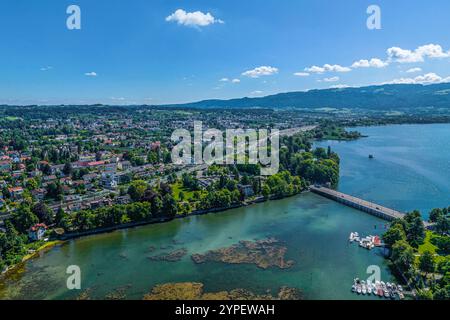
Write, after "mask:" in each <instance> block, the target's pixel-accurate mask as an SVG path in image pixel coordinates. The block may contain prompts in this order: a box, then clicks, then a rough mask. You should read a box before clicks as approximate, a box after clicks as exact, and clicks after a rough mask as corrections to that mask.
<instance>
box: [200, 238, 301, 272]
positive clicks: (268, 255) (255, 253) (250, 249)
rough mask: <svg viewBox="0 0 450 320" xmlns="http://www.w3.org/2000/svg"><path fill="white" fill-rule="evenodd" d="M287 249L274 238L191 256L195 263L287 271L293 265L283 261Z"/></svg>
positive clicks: (247, 242)
mask: <svg viewBox="0 0 450 320" xmlns="http://www.w3.org/2000/svg"><path fill="white" fill-rule="evenodd" d="M286 251H287V248H286V247H284V246H281V245H280V243H279V241H278V240H277V239H275V238H268V239H263V240H257V241H239V243H238V244H234V245H232V246H230V247H227V248H221V249H217V250H210V251H208V252H206V253H205V254H193V255H192V256H191V258H192V260H193V261H194V262H195V263H205V262H207V261H215V262H223V263H230V264H256V265H257V266H258V267H259V268H262V269H267V268H270V267H278V268H280V269H287V268H290V267H292V266H293V265H294V261H292V260H287V261H286V259H285V255H286Z"/></svg>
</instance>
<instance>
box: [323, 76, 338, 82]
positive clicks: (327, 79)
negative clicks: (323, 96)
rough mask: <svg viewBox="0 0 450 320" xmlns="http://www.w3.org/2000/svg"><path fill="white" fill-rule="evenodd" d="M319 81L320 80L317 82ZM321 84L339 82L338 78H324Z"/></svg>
mask: <svg viewBox="0 0 450 320" xmlns="http://www.w3.org/2000/svg"><path fill="white" fill-rule="evenodd" d="M319 81H320V80H319ZM322 81H323V82H337V81H339V77H331V78H325V79H323V80H322Z"/></svg>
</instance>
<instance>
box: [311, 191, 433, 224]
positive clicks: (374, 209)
mask: <svg viewBox="0 0 450 320" xmlns="http://www.w3.org/2000/svg"><path fill="white" fill-rule="evenodd" d="M310 190H311V192H314V193H316V194H318V195H321V196H323V197H326V198H328V199H331V200H334V201H336V202H339V203H342V204H344V205H346V206H348V207H352V208H354V209H357V210H360V211H363V212H366V213H368V214H371V215H373V216H376V217H378V218H381V219H384V220H387V221H392V220H395V219H401V218H403V217H404V216H405V214H404V213H403V212H400V211H397V210H393V209H390V208H387V207H383V206H381V205H379V204H376V203H372V202H369V201H366V200H363V199H359V198H357V197H353V196H351V195H348V194H345V193H342V192H339V191H336V190H332V189H329V188H325V187H321V186H311V187H310ZM424 225H425V227H429V226H430V223H428V222H425V221H424Z"/></svg>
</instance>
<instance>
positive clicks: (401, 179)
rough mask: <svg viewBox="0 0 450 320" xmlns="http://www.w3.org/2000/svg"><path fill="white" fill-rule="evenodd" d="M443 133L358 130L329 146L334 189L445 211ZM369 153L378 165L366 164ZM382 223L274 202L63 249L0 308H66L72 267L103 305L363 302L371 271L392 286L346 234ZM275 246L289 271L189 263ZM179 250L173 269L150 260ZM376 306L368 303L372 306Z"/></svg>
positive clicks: (334, 208) (378, 230)
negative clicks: (240, 247) (361, 282)
mask: <svg viewBox="0 0 450 320" xmlns="http://www.w3.org/2000/svg"><path fill="white" fill-rule="evenodd" d="M449 128H450V126H449V125H426V126H389V127H372V128H358V130H360V131H361V132H363V133H364V134H367V135H369V136H370V137H369V138H365V139H361V140H358V141H354V142H343V143H336V142H321V143H320V144H319V145H322V146H327V145H328V144H330V145H331V146H332V148H333V149H334V150H335V151H337V152H338V153H339V154H340V156H341V160H342V181H341V184H340V185H339V189H340V190H342V191H344V192H349V193H352V194H354V195H357V196H361V197H364V198H366V199H368V200H372V201H376V202H379V203H381V204H385V205H390V206H392V207H395V208H397V209H401V210H412V209H414V208H418V209H421V210H424V211H427V210H429V209H430V208H432V207H439V206H446V205H449V201H448V200H449V194H450V188H449V183H448V182H449V180H450V171H449V170H450V165H449V160H450V148H449V144H450V129H449ZM368 154H373V155H374V156H375V159H373V160H369V159H368ZM385 227H386V223H385V222H384V221H382V220H379V219H378V218H375V217H372V216H370V215H367V214H365V213H362V212H359V211H356V210H353V209H351V208H347V207H345V206H342V205H340V204H338V203H335V202H332V201H329V200H327V199H324V198H322V197H319V196H317V195H314V194H302V195H299V196H296V197H292V198H288V199H283V200H279V201H271V202H266V203H262V204H257V205H253V206H250V207H246V208H239V209H235V210H230V211H227V212H224V213H218V214H210V215H205V216H195V217H189V218H186V219H179V220H176V221H172V222H169V223H165V224H157V225H149V226H144V227H139V228H134V229H129V230H120V231H116V232H112V233H107V234H101V235H96V236H89V237H84V238H81V239H77V240H73V241H69V242H67V243H66V244H64V245H62V246H59V247H56V248H54V249H53V250H51V251H49V252H47V253H44V254H42V256H41V257H40V258H37V259H33V260H31V261H29V262H27V263H26V264H25V266H24V270H23V272H20V273H16V274H14V275H12V276H10V277H9V278H7V279H4V281H3V282H2V283H0V299H11V298H16V299H73V298H75V297H77V296H78V295H79V294H80V291H76V290H75V291H69V290H67V288H66V279H67V275H66V272H65V271H66V268H67V267H68V266H69V265H78V266H79V267H80V268H81V272H82V290H88V295H89V296H90V297H91V298H94V299H95V298H96V299H104V298H106V297H107V296H108V295H109V294H111V293H114V292H116V291H117V290H121V292H124V293H125V294H126V298H127V299H141V298H142V297H143V295H144V294H145V293H147V292H149V291H150V290H151V288H152V287H153V286H154V285H156V284H161V283H166V282H191V281H196V282H202V283H203V284H204V285H205V291H208V292H215V291H222V290H231V289H235V288H245V289H249V290H251V291H253V292H254V293H259V294H263V293H266V291H267V290H270V291H271V293H272V294H274V295H276V293H277V291H278V289H279V288H280V287H281V286H289V287H295V288H298V289H300V290H301V291H302V292H303V295H304V297H305V298H306V299H369V298H368V297H365V296H364V297H361V296H358V295H355V294H352V293H351V292H350V287H351V284H352V281H353V278H355V277H360V278H363V277H364V278H366V277H367V276H368V275H367V273H366V270H367V267H368V266H370V265H378V266H379V267H380V268H381V273H382V279H383V280H384V281H389V280H392V277H391V275H390V273H389V271H388V268H387V266H386V264H385V261H384V259H383V257H382V255H381V251H378V249H377V250H373V251H367V250H364V249H361V248H359V247H358V246H356V244H353V245H352V244H349V243H348V236H349V233H350V232H351V231H358V232H359V233H360V234H362V235H368V234H382V233H383V231H384V230H385ZM268 237H275V238H277V239H279V240H280V241H281V245H283V246H286V247H287V255H286V259H290V260H294V261H295V264H294V265H293V266H292V267H291V268H289V269H279V268H277V267H273V268H269V269H266V270H263V269H260V268H258V267H257V266H256V265H249V264H248V265H244V264H241V265H236V264H225V263H216V262H206V263H204V264H195V263H194V262H193V261H192V259H191V257H190V256H191V255H192V254H194V253H204V252H206V251H208V250H211V249H218V248H223V247H228V246H231V245H233V244H236V243H238V242H239V241H240V240H260V239H265V238H268ZM181 248H184V249H186V250H187V254H186V255H185V256H184V257H183V258H182V259H181V260H180V261H177V262H165V261H152V260H150V259H149V257H150V256H154V255H158V254H161V253H168V252H170V251H173V250H176V249H181ZM373 298H375V297H373Z"/></svg>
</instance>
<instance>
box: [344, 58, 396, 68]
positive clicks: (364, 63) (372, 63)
mask: <svg viewBox="0 0 450 320" xmlns="http://www.w3.org/2000/svg"><path fill="white" fill-rule="evenodd" d="M388 65H389V63H388V62H386V61H383V60H381V59H378V58H372V59H370V60H365V59H363V60H359V61H355V62H354V63H353V64H352V68H384V67H386V66H388Z"/></svg>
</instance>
